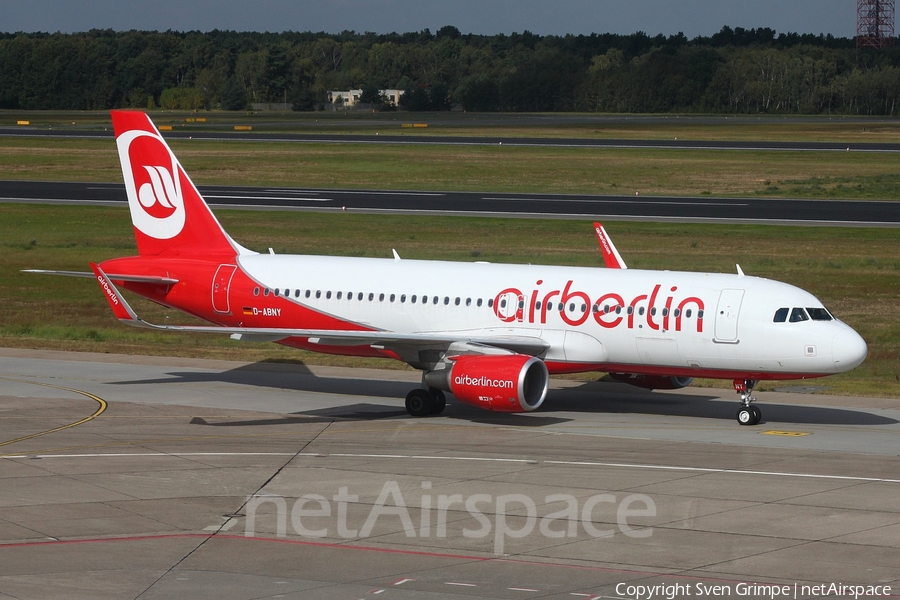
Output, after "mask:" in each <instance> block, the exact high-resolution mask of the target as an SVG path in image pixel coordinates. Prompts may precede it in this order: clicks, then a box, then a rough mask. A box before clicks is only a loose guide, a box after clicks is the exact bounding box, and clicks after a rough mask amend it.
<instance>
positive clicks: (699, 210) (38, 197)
mask: <svg viewBox="0 0 900 600" xmlns="http://www.w3.org/2000/svg"><path fill="white" fill-rule="evenodd" d="M200 192H201V193H202V194H203V196H204V198H206V200H207V202H208V203H209V204H210V205H212V206H214V207H223V208H238V209H301V210H318V211H342V210H351V211H359V212H365V213H414V214H455V215H484V216H515V217H544V218H546V217H582V218H595V219H605V218H613V219H636V220H653V221H678V222H701V223H702V222H731V223H782V224H811V225H852V226H883V227H897V226H900V202H888V201H883V202H867V201H835V200H791V199H757V198H711V197H694V198H685V197H674V196H673V197H665V196H637V197H636V196H590V195H554V194H497V193H479V192H412V191H384V190H314V189H301V188H263V187H224V186H201V187H200ZM0 202H38V203H70V204H110V203H111V204H116V203H121V204H124V203H125V202H126V200H125V188H124V186H123V185H121V184H109V183H61V182H32V181H0Z"/></svg>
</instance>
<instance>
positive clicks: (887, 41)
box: [856, 0, 894, 48]
mask: <svg viewBox="0 0 900 600" xmlns="http://www.w3.org/2000/svg"><path fill="white" fill-rule="evenodd" d="M893 42H894V0H856V46H857V47H858V48H867V47H868V48H884V47H885V46H889V45H891V44H893Z"/></svg>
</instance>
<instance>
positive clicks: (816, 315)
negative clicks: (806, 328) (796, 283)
mask: <svg viewBox="0 0 900 600" xmlns="http://www.w3.org/2000/svg"><path fill="white" fill-rule="evenodd" d="M806 312H808V313H809V316H810V317H811V318H812V320H813V321H831V320H833V319H834V317H832V316H831V313H830V312H828V311H827V310H825V309H824V308H807V309H806Z"/></svg>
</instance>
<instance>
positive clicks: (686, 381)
mask: <svg viewBox="0 0 900 600" xmlns="http://www.w3.org/2000/svg"><path fill="white" fill-rule="evenodd" d="M609 376H610V377H612V378H613V379H615V380H616V381H621V382H622V383H627V384H628V385H634V386H637V387H641V388H646V389H648V390H680V389H681V388H683V387H687V386H689V385H691V382H692V381H693V380H694V378H693V377H670V376H668V375H641V374H639V373H610V374H609Z"/></svg>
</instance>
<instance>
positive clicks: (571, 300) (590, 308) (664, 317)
mask: <svg viewBox="0 0 900 600" xmlns="http://www.w3.org/2000/svg"><path fill="white" fill-rule="evenodd" d="M543 282H544V281H543V280H542V279H539V280H538V281H537V282H536V284H535V285H536V286H540V285H541V284H542V283H543ZM572 283H573V281H572V280H571V279H570V280H569V281H568V282H567V283H566V285H565V287H564V288H563V289H562V290H550V291H546V292H545V291H543V290H540V289H539V288H537V287H536V288H535V289H534V290H533V291H532V292H531V294H530V295H529V300H528V302H527V303H526V301H525V294H524V293H523V292H522V291H521V290H519V289H518V288H512V287H510V288H506V289H505V290H502V291H501V292H500V293H498V294H497V296H496V297H495V298H494V307H493V308H494V314H495V315H497V318H499V319H500V320H501V321H503V322H504V323H513V322H518V323H523V322H527V323H540V324H542V325H543V324H546V323H547V318H548V315H551V313H552V314H553V315H556V314H558V315H559V318H560V319H562V320H563V322H565V323H566V324H567V325H570V326H572V327H578V326H580V325H584V324H585V323H586V322H587V320H588V318H590V317H593V319H594V321H595V322H596V323H597V324H598V325H600V326H601V327H605V328H607V329H612V328H614V327H619V326H620V325H624V326H625V327H627V328H628V329H634V328H635V327H642V326H643V325H644V324H645V323H646V325H647V327H649V328H650V329H653V330H660V329H662V330H663V331H669V330H671V329H673V327H672V325H674V330H675V331H681V329H682V326H683V325H684V323H683V321H684V320H685V319H688V320H692V317H693V320H696V323H697V331H698V332H702V331H703V310H704V304H703V300H701V299H700V298H697V297H696V296H688V297H685V298H681V299H678V296H677V295H676V293H675V292H677V291H678V286H672V287H671V288H670V290H669V294H668V295H665V296H664V297H661V296H660V289H661V288H662V285H660V284H656V285H655V286H653V289H652V290H651V291H650V293H649V294H638V295H637V296H635V297H633V298H631V299H630V300H627V301H626V299H625V298H624V297H623V296H622V295H621V294H617V293H615V292H609V293H606V294H603V295H601V296H600V297H598V298H597V299H596V300H594V301H593V302H591V299H590V296H588V294H587V293H586V292H581V291H577V290H573V289H572ZM694 311H696V313H695V312H694Z"/></svg>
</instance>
